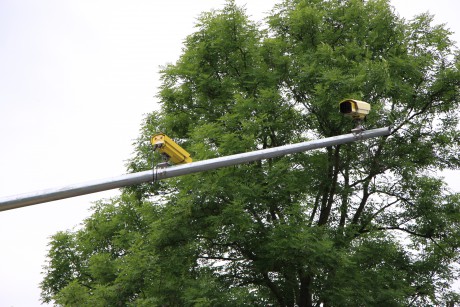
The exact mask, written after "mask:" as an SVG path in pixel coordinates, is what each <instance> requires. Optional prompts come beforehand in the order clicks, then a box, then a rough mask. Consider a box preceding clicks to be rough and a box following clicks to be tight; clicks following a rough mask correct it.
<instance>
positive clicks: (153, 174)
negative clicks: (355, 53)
mask: <svg viewBox="0 0 460 307" xmlns="http://www.w3.org/2000/svg"><path fill="white" fill-rule="evenodd" d="M389 134H390V129H389V128H379V129H373V130H367V131H363V132H362V133H359V134H353V133H350V134H344V135H339V136H333V137H329V138H324V139H319V140H313V141H307V142H302V143H297V144H290V145H284V146H279V147H273V148H267V149H261V150H256V151H251V152H246V153H240V154H236V155H231V156H225V157H219V158H214V159H209V160H203V161H197V162H192V163H187V164H181V165H175V166H171V167H165V168H161V167H156V168H154V169H153V170H148V171H143V172H138V173H132V174H125V175H121V176H118V177H111V178H105V179H100V180H94V181H89V182H84V183H80V184H72V185H67V186H63V187H58V188H53V189H46V190H41V191H36V192H31V193H25V194H19V195H13V196H8V197H3V198H0V211H5V210H11V209H16V208H21V207H26V206H30V205H35V204H40V203H45V202H50V201H54V200H59V199H65V198H70V197H75V196H80V195H85V194H91V193H96V192H101V191H106V190H111V189H117V188H121V187H126V186H130V185H135V184H140V183H144V182H151V181H153V180H161V179H166V178H172V177H178V176H183V175H187V174H193V173H198V172H204V171H207V170H212V169H216V168H220V167H225V166H231V165H237V164H242V163H247V162H252V161H257V160H263V159H270V158H275V157H280V156H284V155H288V154H293V153H298V152H304V151H308V150H313V149H318V148H322V147H328V146H334V145H340V144H345V143H350V142H354V141H358V140H365V139H369V138H374V137H379V136H385V135H389Z"/></svg>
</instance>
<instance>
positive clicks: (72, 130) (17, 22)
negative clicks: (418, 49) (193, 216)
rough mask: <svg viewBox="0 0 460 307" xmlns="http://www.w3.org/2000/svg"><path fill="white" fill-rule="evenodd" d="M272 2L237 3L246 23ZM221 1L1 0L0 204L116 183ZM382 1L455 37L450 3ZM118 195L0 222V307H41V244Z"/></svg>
mask: <svg viewBox="0 0 460 307" xmlns="http://www.w3.org/2000/svg"><path fill="white" fill-rule="evenodd" d="M276 2H277V1H268V0H258V1H251V0H247V1H237V3H239V4H245V3H246V7H247V10H248V13H249V14H250V15H252V16H253V17H254V19H256V20H261V19H262V18H263V16H265V14H264V13H265V12H267V11H269V10H270V9H271V8H272V6H273V4H274V3H276ZM223 3H224V0H221V1H211V0H195V1H190V0H188V1H187V0H169V1H123V2H122V1H89V0H88V1H77V0H75V1H62V0H42V1H36V0H0V171H1V173H0V197H2V196H9V195H13V194H19V193H24V192H30V191H34V190H40V189H45V188H50V187H55V186H61V185H65V184H71V183H78V182H84V181H89V180H93V179H99V178H105V177H111V176H117V175H120V174H123V173H124V172H125V166H124V164H125V161H126V159H128V158H129V157H130V155H131V153H132V151H133V148H132V146H131V143H132V142H133V140H134V139H135V138H136V137H137V136H138V131H139V127H140V123H141V120H142V118H143V114H145V113H147V112H150V111H152V110H153V109H155V108H156V107H157V106H156V99H155V97H154V96H155V94H156V91H157V87H158V86H159V80H158V78H159V75H158V70H159V66H161V65H164V64H166V63H171V62H175V61H176V60H177V58H178V56H179V54H180V52H181V48H182V42H183V39H184V38H185V37H186V36H187V35H188V34H190V33H192V32H193V25H194V22H195V20H196V17H197V16H198V15H199V13H200V12H202V11H206V10H209V9H211V8H219V7H221V6H222V4H223ZM392 3H393V4H394V5H395V7H396V10H397V11H398V12H399V13H400V14H401V15H402V16H404V17H407V18H410V17H411V16H413V15H414V14H416V13H421V12H425V11H430V12H431V13H433V14H435V15H436V18H435V20H436V22H437V23H447V24H448V27H449V28H450V29H451V30H453V31H454V32H459V33H460V22H459V21H458V16H457V13H458V11H459V4H458V3H457V0H437V1H426V0H425V1H420V0H418V1H416V0H398V1H396V0H394V1H392ZM454 38H455V40H456V41H460V36H459V35H458V34H455V35H454ZM455 175H456V176H457V177H460V173H459V172H457V173H449V174H448V178H449V183H450V184H451V186H452V188H453V189H455V190H456V191H460V185H459V182H458V181H456V180H455ZM117 194H118V192H117V191H109V192H102V193H97V194H93V195H88V196H81V197H77V198H72V199H67V200H61V201H56V202H52V203H47V204H41V205H36V206H31V207H26V208H21V209H17V210H10V211H5V212H0V306H16V307H19V306H24V307H25V306H27V307H29V306H39V304H40V303H39V293H40V290H39V288H38V283H39V282H40V281H41V278H42V276H41V275H40V272H41V271H42V266H43V265H44V263H45V255H46V251H47V243H48V242H49V237H50V236H51V235H53V234H54V233H56V232H57V231H60V230H67V229H73V228H74V227H76V226H77V225H78V224H80V223H81V222H82V220H83V219H84V218H85V217H87V216H88V215H89V214H90V211H88V210H89V208H90V206H91V202H93V201H96V200H98V199H101V198H106V197H110V196H114V195H117Z"/></svg>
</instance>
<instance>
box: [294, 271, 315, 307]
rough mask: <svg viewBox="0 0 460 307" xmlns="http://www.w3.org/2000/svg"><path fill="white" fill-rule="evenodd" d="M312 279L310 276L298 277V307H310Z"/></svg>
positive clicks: (311, 302)
mask: <svg viewBox="0 0 460 307" xmlns="http://www.w3.org/2000/svg"><path fill="white" fill-rule="evenodd" d="M311 285H312V278H311V276H310V275H304V274H302V275H301V277H300V291H299V297H298V300H297V305H298V306H299V307H312V306H313V301H312V293H311Z"/></svg>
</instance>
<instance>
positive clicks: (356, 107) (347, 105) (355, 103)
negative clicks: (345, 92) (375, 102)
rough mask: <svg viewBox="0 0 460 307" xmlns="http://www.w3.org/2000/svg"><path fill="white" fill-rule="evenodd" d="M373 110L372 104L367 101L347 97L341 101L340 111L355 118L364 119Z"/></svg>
mask: <svg viewBox="0 0 460 307" xmlns="http://www.w3.org/2000/svg"><path fill="white" fill-rule="evenodd" d="M370 111H371V105H370V104H368V103H367V102H364V101H360V100H354V99H346V100H343V101H342V102H340V113H342V114H344V115H346V116H350V117H352V118H354V119H364V118H365V117H366V115H367V114H369V112H370Z"/></svg>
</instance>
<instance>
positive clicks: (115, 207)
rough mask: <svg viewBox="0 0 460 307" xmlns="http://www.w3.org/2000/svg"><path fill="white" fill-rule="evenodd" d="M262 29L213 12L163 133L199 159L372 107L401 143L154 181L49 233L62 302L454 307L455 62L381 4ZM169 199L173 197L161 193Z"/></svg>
mask: <svg viewBox="0 0 460 307" xmlns="http://www.w3.org/2000/svg"><path fill="white" fill-rule="evenodd" d="M266 21H267V24H266V26H265V27H264V28H263V30H261V28H262V25H259V24H256V23H254V22H252V21H250V20H249V18H248V17H247V16H246V14H245V12H244V9H242V8H239V7H237V6H236V5H235V4H234V3H233V2H232V1H229V2H227V4H226V5H225V7H224V8H223V9H222V10H219V11H214V12H211V13H204V14H203V15H202V16H201V17H200V19H199V20H198V23H197V27H196V31H195V32H194V33H193V34H191V35H190V36H189V37H187V39H186V40H185V46H184V50H183V54H182V55H181V57H180V58H179V59H178V61H177V62H176V63H175V64H171V65H168V66H166V67H164V68H163V70H162V71H161V73H162V80H163V86H162V88H161V91H160V93H159V95H158V98H159V100H160V102H161V105H162V109H161V111H160V112H155V113H152V114H150V115H149V116H148V117H147V118H146V120H145V122H144V123H143V125H142V130H141V135H140V137H139V139H138V140H137V141H136V143H135V144H134V145H135V147H136V155H135V156H134V158H132V159H131V161H130V162H129V164H128V169H129V170H130V171H132V172H136V171H140V170H145V169H148V168H150V167H151V166H152V163H154V162H155V161H158V160H157V159H158V157H155V156H153V155H152V153H151V148H150V146H149V145H148V144H147V141H148V139H149V137H150V135H152V134H153V133H154V132H156V131H163V132H166V133H167V134H168V135H169V136H170V137H173V138H174V139H175V140H177V141H178V142H179V143H180V144H181V145H182V146H184V147H185V148H187V150H188V151H190V152H191V153H192V156H193V158H194V160H203V159H208V158H212V157H216V156H225V155H229V154H233V153H239V152H245V151H251V150H256V149H261V148H270V147H274V146H280V145H284V144H288V143H295V142H299V141H302V140H305V139H308V138H319V137H327V136H334V135H338V134H342V133H347V132H348V131H349V130H350V129H351V128H352V127H353V123H352V122H351V120H349V119H347V118H343V117H342V116H340V114H339V112H338V110H337V109H338V102H339V101H341V100H342V99H344V98H355V99H360V100H365V101H368V102H370V103H371V105H372V113H371V114H370V115H369V116H368V118H367V123H366V126H368V127H369V128H373V127H380V126H386V125H391V126H392V133H391V135H390V136H389V137H383V138H378V139H371V140H366V141H360V142H356V143H353V144H349V145H340V146H334V147H328V148H325V149H323V150H318V151H315V152H308V153H304V154H297V155H292V156H285V157H281V158H276V159H270V160H266V161H260V162H254V163H248V164H243V165H239V166H235V167H228V168H223V169H219V170H215V171H208V172H204V173H200V174H195V175H188V176H184V177H181V178H179V179H174V180H173V179H169V180H168V181H164V182H156V183H155V184H153V185H152V184H144V185H140V186H136V187H130V188H126V189H124V190H123V194H122V196H121V197H120V198H116V199H112V200H108V201H101V202H99V203H97V204H96V205H95V207H94V209H93V210H94V213H93V215H92V216H91V217H90V218H88V219H87V220H86V221H85V222H84V223H83V225H82V227H81V229H80V230H77V231H75V232H62V233H58V234H56V235H55V236H53V238H52V240H51V243H50V251H49V255H48V256H49V261H48V264H47V265H46V266H45V277H44V280H43V282H42V284H41V287H42V290H43V292H42V296H43V300H44V301H45V302H51V301H54V302H55V303H57V304H59V305H65V306H85V305H88V306H89V305H91V306H118V305H122V306H125V305H127V306H164V305H168V306H246V305H247V306H267V305H272V306H273V305H277V306H319V305H322V306H410V305H423V306H438V305H448V304H454V303H455V302H458V301H459V299H458V298H459V294H457V293H455V292H453V291H452V289H451V286H450V284H451V283H452V281H453V280H455V279H456V278H458V272H457V268H456V266H455V263H456V262H457V261H458V260H459V256H458V255H459V248H460V241H459V238H460V228H459V221H460V196H459V195H458V194H453V193H451V192H450V191H448V190H447V188H446V186H445V184H444V183H443V181H442V180H441V179H439V178H437V177H435V174H436V172H437V171H438V170H442V169H445V168H450V169H458V168H459V166H460V162H459V159H458V152H459V144H460V142H459V140H460V135H459V132H458V129H457V128H458V119H459V116H458V115H459V114H458V101H459V85H460V74H459V67H460V64H459V62H458V59H459V57H458V52H457V50H456V48H455V46H454V45H453V43H452V41H451V40H450V38H449V35H450V33H449V32H448V31H447V30H445V28H444V27H443V26H437V25H433V24H432V17H431V16H429V15H421V16H417V17H415V18H414V19H413V20H410V21H405V20H403V19H401V18H399V17H398V16H397V15H396V14H395V13H394V11H393V9H392V8H391V6H390V5H389V2H388V1H384V0H370V1H360V0H349V1H342V0H332V1H322V0H286V1H284V2H282V3H280V4H279V5H277V6H276V7H275V8H274V9H273V11H272V12H271V13H270V15H269V16H268V18H267V20H266ZM159 191H161V194H160V193H159Z"/></svg>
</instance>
